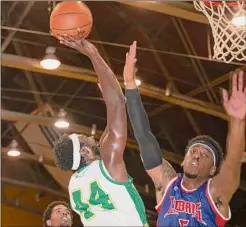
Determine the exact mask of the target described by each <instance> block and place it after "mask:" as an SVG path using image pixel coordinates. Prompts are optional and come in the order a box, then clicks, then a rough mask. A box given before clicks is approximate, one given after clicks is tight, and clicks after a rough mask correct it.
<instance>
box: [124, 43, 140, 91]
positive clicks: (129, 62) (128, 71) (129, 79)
mask: <svg viewBox="0 0 246 227" xmlns="http://www.w3.org/2000/svg"><path fill="white" fill-rule="evenodd" d="M136 48H137V42H136V41H134V42H133V44H132V45H131V46H130V51H129V53H126V62H125V67H124V72H123V76H124V84H125V87H126V88H128V89H134V88H136V87H137V85H136V82H135V79H136V77H135V75H136V67H135V65H136V62H137V59H136Z"/></svg>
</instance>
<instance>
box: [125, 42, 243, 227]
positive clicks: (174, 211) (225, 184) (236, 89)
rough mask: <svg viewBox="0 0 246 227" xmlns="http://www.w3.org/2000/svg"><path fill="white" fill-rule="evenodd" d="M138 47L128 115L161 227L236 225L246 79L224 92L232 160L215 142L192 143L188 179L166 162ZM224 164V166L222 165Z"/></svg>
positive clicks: (130, 74) (128, 71) (131, 60)
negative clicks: (233, 206)
mask: <svg viewBox="0 0 246 227" xmlns="http://www.w3.org/2000/svg"><path fill="white" fill-rule="evenodd" d="M135 63H136V43H135V44H134V45H133V46H132V47H131V51H130V53H129V54H127V56H126V64H125V68H124V80H125V87H126V98H127V110H128V115H129V117H130V121H131V124H132V126H133V131H134V136H135V138H136V140H137V142H138V145H139V148H140V153H141V158H142V160H143V164H144V167H145V169H146V171H147V173H148V174H149V176H150V177H151V178H152V180H153V182H154V185H155V188H156V198H157V204H158V205H157V207H156V208H157V211H158V214H159V215H158V220H157V226H162V227H164V226H167V227H169V226H172V227H174V226H179V227H184V226H193V227H196V226H209V227H215V226H224V225H225V223H226V222H227V221H228V220H229V219H230V217H231V212H230V208H229V202H230V200H231V198H232V196H233V194H234V193H235V191H236V190H237V188H238V187H239V182H240V172H241V163H242V162H241V159H242V156H243V151H244V147H245V115H246V89H245V88H244V75H243V74H244V73H243V72H239V73H235V74H234V75H233V76H232V91H231V94H230V95H228V92H227V91H226V90H224V89H223V91H222V97H223V105H224V108H225V110H226V112H227V114H228V117H229V131H228V136H227V149H226V158H225V160H224V161H223V163H222V160H223V157H222V154H223V153H222V149H221V147H220V145H219V144H218V143H217V142H216V141H215V140H213V139H212V138H211V137H209V136H204V135H202V136H197V137H195V138H193V139H192V140H190V141H189V143H188V145H187V148H186V154H185V157H184V160H183V162H182V164H181V165H182V167H183V172H184V173H183V174H177V173H176V172H175V170H174V169H173V168H172V166H171V165H170V164H169V163H168V162H167V161H166V160H164V159H162V154H161V150H160V147H159V144H158V142H157V140H156V138H155V137H154V135H153V134H152V132H151V129H150V125H149V121H148V117H147V114H146V113H145V110H144V107H143V105H142V102H141V98H140V95H139V92H138V89H137V85H136V83H135ZM221 163H222V164H221Z"/></svg>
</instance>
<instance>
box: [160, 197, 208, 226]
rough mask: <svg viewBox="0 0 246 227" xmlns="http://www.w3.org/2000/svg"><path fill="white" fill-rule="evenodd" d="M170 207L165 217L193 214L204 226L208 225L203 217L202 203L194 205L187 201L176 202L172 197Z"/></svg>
mask: <svg viewBox="0 0 246 227" xmlns="http://www.w3.org/2000/svg"><path fill="white" fill-rule="evenodd" d="M170 202H171V204H170V207H169V209H168V211H167V212H166V214H165V217H166V216H168V215H171V214H178V213H186V214H191V215H192V217H194V218H196V220H197V221H199V222H200V223H202V224H206V223H205V222H204V220H203V217H202V212H201V203H200V202H199V203H193V202H189V201H185V200H176V199H175V197H174V196H170Z"/></svg>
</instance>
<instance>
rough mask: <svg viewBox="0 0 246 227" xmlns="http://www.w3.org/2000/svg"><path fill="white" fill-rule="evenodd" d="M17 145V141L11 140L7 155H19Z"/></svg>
mask: <svg viewBox="0 0 246 227" xmlns="http://www.w3.org/2000/svg"><path fill="white" fill-rule="evenodd" d="M17 147H18V143H17V142H16V141H15V140H12V142H11V144H10V148H9V150H8V152H7V154H8V156H11V157H17V156H20V151H19V150H18V148H17Z"/></svg>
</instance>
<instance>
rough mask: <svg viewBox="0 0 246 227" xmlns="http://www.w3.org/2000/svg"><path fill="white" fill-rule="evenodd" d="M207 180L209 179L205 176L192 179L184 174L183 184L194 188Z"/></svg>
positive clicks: (190, 188) (188, 187) (189, 188)
mask: <svg viewBox="0 0 246 227" xmlns="http://www.w3.org/2000/svg"><path fill="white" fill-rule="evenodd" d="M206 181H207V179H204V178H195V179H191V178H188V177H187V176H185V175H184V176H183V180H182V185H183V186H184V187H185V188H186V189H188V190H193V189H197V188H199V187H200V186H201V185H202V184H204V183H205V182H206Z"/></svg>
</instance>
